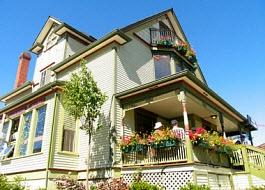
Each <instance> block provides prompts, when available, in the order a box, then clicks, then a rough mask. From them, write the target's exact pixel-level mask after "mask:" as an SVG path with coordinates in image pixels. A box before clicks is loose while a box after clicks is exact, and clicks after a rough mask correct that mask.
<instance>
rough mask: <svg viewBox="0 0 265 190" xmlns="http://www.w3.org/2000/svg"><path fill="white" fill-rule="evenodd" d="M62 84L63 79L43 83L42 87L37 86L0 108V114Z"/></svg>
mask: <svg viewBox="0 0 265 190" xmlns="http://www.w3.org/2000/svg"><path fill="white" fill-rule="evenodd" d="M63 84H64V81H54V82H51V83H48V84H46V85H44V86H43V87H41V88H39V89H38V90H37V91H35V92H32V93H30V94H28V95H25V96H23V97H21V98H20V99H18V100H16V101H15V102H12V103H11V104H9V105H7V106H5V107H4V108H2V109H0V114H2V113H3V112H6V111H8V110H13V109H15V108H16V107H18V106H21V105H22V104H26V103H28V101H30V100H33V99H36V98H38V97H39V96H41V95H43V94H48V93H50V92H51V91H53V90H54V89H56V88H60V86H62V85H63Z"/></svg>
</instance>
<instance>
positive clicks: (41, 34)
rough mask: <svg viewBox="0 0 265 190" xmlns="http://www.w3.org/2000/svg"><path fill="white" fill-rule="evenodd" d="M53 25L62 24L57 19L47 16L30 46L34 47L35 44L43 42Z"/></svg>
mask: <svg viewBox="0 0 265 190" xmlns="http://www.w3.org/2000/svg"><path fill="white" fill-rule="evenodd" d="M54 23H56V24H58V25H60V24H62V22H61V21H59V20H58V19H56V18H54V17H51V16H49V17H48V19H47V20H46V22H45V24H44V25H43V27H42V29H41V30H40V32H39V34H38V35H37V37H36V39H35V40H34V42H33V44H32V46H34V45H35V44H42V42H43V40H44V39H45V37H46V36H47V34H48V33H49V31H50V29H51V28H52V26H53V24H54Z"/></svg>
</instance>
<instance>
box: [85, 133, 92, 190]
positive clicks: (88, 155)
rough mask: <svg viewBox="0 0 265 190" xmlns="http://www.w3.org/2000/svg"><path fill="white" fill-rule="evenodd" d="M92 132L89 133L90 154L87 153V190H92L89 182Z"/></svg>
mask: <svg viewBox="0 0 265 190" xmlns="http://www.w3.org/2000/svg"><path fill="white" fill-rule="evenodd" d="M90 147H91V132H90V131H89V133H88V150H87V151H88V153H87V174H86V186H87V190H90V185H89V182H88V178H89V170H90V165H89V164H90V150H91V148H90Z"/></svg>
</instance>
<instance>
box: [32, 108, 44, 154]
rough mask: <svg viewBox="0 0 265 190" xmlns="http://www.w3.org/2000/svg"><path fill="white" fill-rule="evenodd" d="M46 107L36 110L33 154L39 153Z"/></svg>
mask: <svg viewBox="0 0 265 190" xmlns="http://www.w3.org/2000/svg"><path fill="white" fill-rule="evenodd" d="M45 115H46V106H42V107H40V108H38V109H37V123H36V129H35V135H34V140H33V153H37V152H41V147H42V141H43V132H44V124H45Z"/></svg>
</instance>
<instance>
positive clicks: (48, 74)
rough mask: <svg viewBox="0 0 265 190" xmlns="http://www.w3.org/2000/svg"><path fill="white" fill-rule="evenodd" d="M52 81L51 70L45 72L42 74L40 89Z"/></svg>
mask: <svg viewBox="0 0 265 190" xmlns="http://www.w3.org/2000/svg"><path fill="white" fill-rule="evenodd" d="M50 79H51V70H50V68H48V69H46V70H44V71H42V72H41V77H40V87H42V86H44V85H45V84H48V83H49V82H50Z"/></svg>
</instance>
